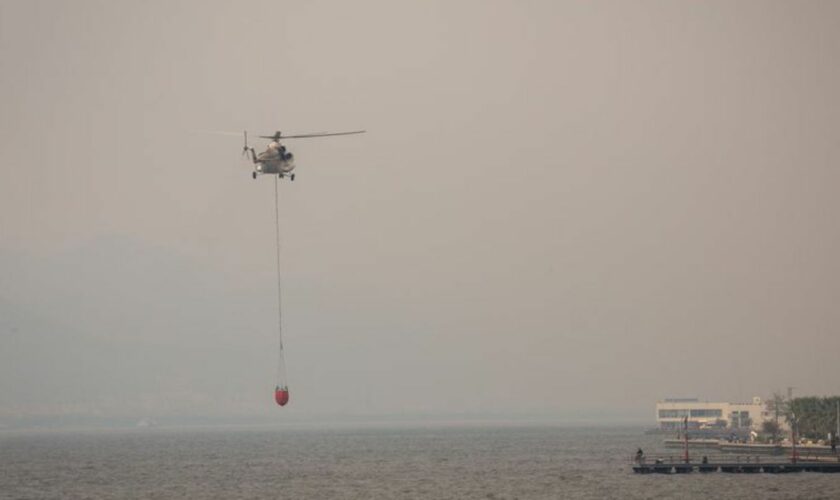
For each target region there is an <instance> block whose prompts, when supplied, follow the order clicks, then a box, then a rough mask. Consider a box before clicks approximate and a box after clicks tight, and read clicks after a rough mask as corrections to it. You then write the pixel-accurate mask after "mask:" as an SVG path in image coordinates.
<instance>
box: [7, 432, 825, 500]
mask: <svg viewBox="0 0 840 500" xmlns="http://www.w3.org/2000/svg"><path fill="white" fill-rule="evenodd" d="M662 439H663V438H662V436H655V435H653V436H651V435H645V434H644V432H643V429H642V428H640V427H574V426H562V425H545V424H541V425H534V424H530V425H523V424H512V423H511V424H477V423H449V424H446V423H434V424H423V423H413V424H396V425H395V424H368V425H362V424H357V425H335V424H333V425H312V424H311V425H306V426H275V427H266V426H263V427H219V428H177V429H176V428H170V429H165V428H147V429H130V430H107V431H76V432H70V431H49V432H45V431H40V432H24V431H6V432H0V498H4V499H5V498H14V499H25V498H31V499H41V498H69V499H74V498H79V499H81V498H219V499H222V498H224V499H237V498H295V499H296V498H319V499H320V498H348V499H349V498H358V499H369V498H407V499H412V498H434V499H447V498H452V499H461V498H485V499H503V498H511V499H512V498H520V499H530V498H630V499H633V498H639V499H642V498H645V499H665V498H780V499H781V498H785V499H787V498H802V499H817V498H826V499H829V498H831V499H837V498H840V475H832V474H815V473H800V474H779V475H774V474H749V475H747V474H722V473H716V474H697V473H695V474H686V475H668V476H665V475H637V474H634V473H633V472H632V469H631V465H630V459H631V457H632V456H633V454H634V453H635V451H636V449H637V448H638V447H642V448H643V449H644V450H645V452H646V453H648V454H653V453H656V452H665V451H666V450H665V449H664V448H663V447H662ZM668 452H670V453H672V454H674V453H676V454H679V451H674V450H668Z"/></svg>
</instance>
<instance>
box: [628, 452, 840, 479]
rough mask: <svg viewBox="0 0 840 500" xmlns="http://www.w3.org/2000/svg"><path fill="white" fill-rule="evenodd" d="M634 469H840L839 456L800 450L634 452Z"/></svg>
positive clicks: (672, 471) (664, 471) (678, 471)
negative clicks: (785, 452) (781, 453)
mask: <svg viewBox="0 0 840 500" xmlns="http://www.w3.org/2000/svg"><path fill="white" fill-rule="evenodd" d="M632 461H633V472H636V473H638V474H651V473H654V474H684V473H690V472H695V471H696V472H701V473H708V472H730V473H732V472H735V473H756V472H764V473H770V474H778V473H786V472H835V473H840V457H838V456H836V455H835V456H830V457H827V456H825V455H812V454H798V455H796V456H787V457H780V456H775V457H768V456H767V455H735V454H713V455H701V454H697V455H694V456H689V457H688V458H687V459H686V457H685V455H682V456H681V455H676V454H662V455H659V454H657V455H644V456H641V457H638V456H634V457H633V458H632Z"/></svg>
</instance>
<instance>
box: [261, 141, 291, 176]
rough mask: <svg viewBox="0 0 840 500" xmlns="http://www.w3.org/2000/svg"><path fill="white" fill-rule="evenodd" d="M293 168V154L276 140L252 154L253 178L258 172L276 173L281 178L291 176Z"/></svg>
mask: <svg viewBox="0 0 840 500" xmlns="http://www.w3.org/2000/svg"><path fill="white" fill-rule="evenodd" d="M294 169H295V159H294V155H292V153H290V152H289V151H287V150H286V147H285V146H283V145H281V144H280V143H278V142H276V141H275V142H272V143H271V144H269V145H268V147H267V148H266V150H265V151H263V152H262V153H260V154H259V155H257V156H254V178H256V176H257V175H258V174H277V175H279V176H280V177H281V178H282V177H285V176H286V175H289V177H290V178H292V177H293V175H294V174H292V171H293V170H294Z"/></svg>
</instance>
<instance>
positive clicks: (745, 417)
mask: <svg viewBox="0 0 840 500" xmlns="http://www.w3.org/2000/svg"><path fill="white" fill-rule="evenodd" d="M685 417H688V427H689V428H690V429H712V428H736V429H747V428H750V429H754V430H758V429H761V424H762V423H763V422H764V421H765V420H769V419H770V418H771V416H770V414H769V413H768V412H767V409H766V408H765V407H764V403H763V402H762V401H761V398H759V397H754V398H753V399H752V402H751V403H713V402H709V401H700V400H698V399H693V398H669V399H665V400H663V401H657V402H656V422H657V424H659V428H660V429H664V430H675V429H682V428H683V421H684V419H685Z"/></svg>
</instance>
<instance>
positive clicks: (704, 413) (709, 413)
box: [691, 409, 723, 418]
mask: <svg viewBox="0 0 840 500" xmlns="http://www.w3.org/2000/svg"><path fill="white" fill-rule="evenodd" d="M722 416H723V410H707V409H700V410H691V418H720V417H722Z"/></svg>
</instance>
